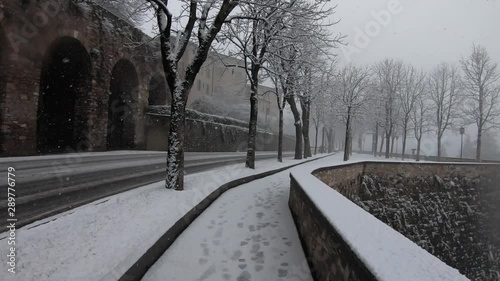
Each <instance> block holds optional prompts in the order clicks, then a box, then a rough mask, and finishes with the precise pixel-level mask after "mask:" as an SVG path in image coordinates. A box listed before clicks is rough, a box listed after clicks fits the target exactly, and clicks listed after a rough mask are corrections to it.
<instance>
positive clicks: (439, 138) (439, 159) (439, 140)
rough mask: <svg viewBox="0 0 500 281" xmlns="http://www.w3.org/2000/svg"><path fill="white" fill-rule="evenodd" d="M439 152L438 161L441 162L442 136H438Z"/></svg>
mask: <svg viewBox="0 0 500 281" xmlns="http://www.w3.org/2000/svg"><path fill="white" fill-rule="evenodd" d="M437 141H438V142H437V150H438V153H437V158H438V159H437V160H438V161H441V135H440V134H438V139H437Z"/></svg>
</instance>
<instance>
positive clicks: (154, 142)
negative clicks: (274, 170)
mask: <svg viewBox="0 0 500 281" xmlns="http://www.w3.org/2000/svg"><path fill="white" fill-rule="evenodd" d="M165 108H166V107H150V108H149V111H148V113H147V118H146V139H147V143H146V148H147V149H148V150H166V148H167V143H168V142H167V138H168V127H169V122H170V115H169V114H170V113H169V112H168V111H165V110H164V109H165ZM247 141H248V124H247V123H246V122H243V121H240V120H236V119H232V118H227V117H221V116H215V115H210V114H204V113H200V112H197V111H194V110H190V109H188V110H187V114H186V143H185V149H186V151H195V152H198V151H209V152H225V151H231V152H232V151H245V150H246V147H247ZM256 148H257V150H259V151H277V149H278V136H277V135H275V134H272V133H271V132H265V131H263V130H262V129H259V130H258V131H257V138H256ZM294 148H295V139H293V138H290V137H287V136H284V137H283V150H284V151H292V150H293V149H294Z"/></svg>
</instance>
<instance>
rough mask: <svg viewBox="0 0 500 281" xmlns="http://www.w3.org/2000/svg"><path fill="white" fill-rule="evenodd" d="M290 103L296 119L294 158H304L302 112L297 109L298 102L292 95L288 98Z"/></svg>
mask: <svg viewBox="0 0 500 281" xmlns="http://www.w3.org/2000/svg"><path fill="white" fill-rule="evenodd" d="M286 100H287V102H288V104H289V105H290V109H291V110H292V113H293V119H294V120H295V123H294V125H295V158H294V159H302V124H301V121H300V112H299V111H298V110H297V104H296V103H295V99H294V97H293V96H292V95H290V96H288V97H287V98H286Z"/></svg>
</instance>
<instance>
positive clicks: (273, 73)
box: [266, 63, 286, 162]
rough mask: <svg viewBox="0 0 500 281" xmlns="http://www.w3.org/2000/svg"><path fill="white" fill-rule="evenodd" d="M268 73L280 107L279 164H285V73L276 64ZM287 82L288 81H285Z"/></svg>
mask: <svg viewBox="0 0 500 281" xmlns="http://www.w3.org/2000/svg"><path fill="white" fill-rule="evenodd" d="M266 70H267V73H268V76H269V79H271V81H272V82H273V85H274V94H275V95H276V103H277V105H278V110H279V122H278V127H279V128H278V162H283V126H284V118H283V111H284V110H285V106H286V96H285V93H286V89H285V91H283V90H281V89H280V88H281V83H283V80H284V78H283V77H282V75H283V73H282V72H280V69H279V67H276V64H272V63H271V66H270V67H268V68H267V69H266ZM285 80H286V79H285Z"/></svg>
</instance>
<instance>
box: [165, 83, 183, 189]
mask: <svg viewBox="0 0 500 281" xmlns="http://www.w3.org/2000/svg"><path fill="white" fill-rule="evenodd" d="M178 91H180V89H179V90H178ZM185 119H186V109H185V107H184V102H183V100H182V98H180V97H179V96H178V95H174V101H172V113H171V120H170V132H169V135H168V144H169V147H168V152H167V175H166V181H165V187H166V188H168V189H176V190H183V189H184V136H185Z"/></svg>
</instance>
